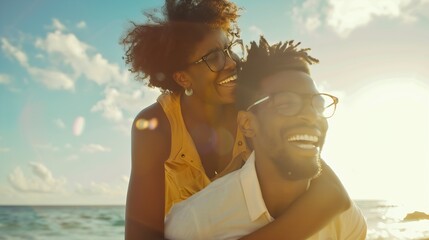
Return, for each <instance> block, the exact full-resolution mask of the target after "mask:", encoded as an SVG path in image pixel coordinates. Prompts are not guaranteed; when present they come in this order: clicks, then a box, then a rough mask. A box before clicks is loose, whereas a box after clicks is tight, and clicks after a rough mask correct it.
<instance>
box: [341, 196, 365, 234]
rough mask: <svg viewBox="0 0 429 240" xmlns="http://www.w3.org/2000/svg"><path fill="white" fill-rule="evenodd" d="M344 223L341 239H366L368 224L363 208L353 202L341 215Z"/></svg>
mask: <svg viewBox="0 0 429 240" xmlns="http://www.w3.org/2000/svg"><path fill="white" fill-rule="evenodd" d="M341 218H342V219H341V220H342V221H341V222H342V224H343V227H342V230H343V231H342V234H341V236H342V237H341V239H345V240H364V239H366V232H367V226H366V221H365V218H364V216H363V214H362V212H361V210H360V209H359V208H358V207H357V206H356V204H355V203H352V206H350V208H349V209H348V210H347V211H346V212H344V213H343V216H341Z"/></svg>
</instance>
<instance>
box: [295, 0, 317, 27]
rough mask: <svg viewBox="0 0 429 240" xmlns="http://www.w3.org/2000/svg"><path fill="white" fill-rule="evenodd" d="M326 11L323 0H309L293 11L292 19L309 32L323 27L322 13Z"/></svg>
mask: <svg viewBox="0 0 429 240" xmlns="http://www.w3.org/2000/svg"><path fill="white" fill-rule="evenodd" d="M323 11H325V9H324V6H323V2H322V1H321V0H307V1H305V2H303V3H302V5H301V6H296V7H294V8H293V9H292V18H293V20H294V21H295V22H297V23H298V24H299V25H301V26H304V27H305V29H306V30H307V31H309V32H312V31H314V30H316V29H318V28H319V27H320V26H321V25H322V21H321V12H323Z"/></svg>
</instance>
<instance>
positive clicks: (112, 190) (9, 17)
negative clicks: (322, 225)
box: [0, 0, 429, 209]
mask: <svg viewBox="0 0 429 240" xmlns="http://www.w3.org/2000/svg"><path fill="white" fill-rule="evenodd" d="M235 2H236V3H237V5H239V6H241V7H242V8H243V10H242V11H241V17H240V20H239V25H240V28H241V36H242V38H243V40H244V42H245V43H249V42H250V41H252V40H257V39H258V38H259V35H261V34H263V35H264V36H265V37H266V38H267V39H268V41H269V42H271V43H274V42H278V41H286V40H292V39H293V40H295V41H300V42H302V45H301V46H302V47H309V48H312V51H311V55H312V56H313V57H316V58H318V59H319V60H320V64H318V65H314V66H312V67H311V71H312V76H313V79H314V80H315V81H316V82H317V84H318V86H319V90H320V91H321V92H328V93H331V94H334V95H336V96H338V97H339V98H340V103H339V105H338V108H337V112H336V115H335V116H334V117H333V118H331V119H330V120H329V124H330V129H329V131H328V137H327V141H326V143H325V147H324V150H323V152H322V156H323V158H324V159H325V161H326V162H327V163H328V164H329V165H330V166H331V167H332V168H333V169H334V171H335V172H336V173H337V175H338V176H339V177H340V179H341V181H342V182H343V184H344V185H345V187H346V189H347V190H348V192H349V194H350V196H351V197H352V198H353V199H384V200H387V201H392V202H395V203H407V204H411V205H413V206H414V207H416V206H417V205H418V206H419V209H423V208H425V209H429V206H428V203H429V60H428V58H429V48H428V46H427V43H428V39H429V0H378V1H372V0H302V1H298V0H295V1H282V0H273V1H269V2H268V1H248V0H247V1H245V0H236V1H235ZM162 3H163V1H161V0H145V1H126V3H123V2H119V1H101V0H92V1H84V0H75V1H53V0H25V1H24V0H14V1H12V0H10V1H6V0H1V1H0V46H1V50H0V196H1V197H0V205H3V204H7V205H11V204H28V205H39V204H44V205H52V204H56V205H63V204H66V205H68V204H72V205H80V204H125V199H126V191H127V185H128V180H129V174H130V165H131V164H130V163H131V157H130V129H131V124H132V120H133V118H134V116H135V115H136V114H137V113H138V112H139V111H140V110H141V109H143V108H145V107H146V106H148V105H150V104H151V103H153V102H154V101H155V99H156V97H157V96H158V95H159V92H158V91H157V90H154V89H149V88H148V87H146V86H145V85H144V84H142V83H141V82H137V81H135V79H134V76H133V75H132V74H131V73H130V72H129V71H128V67H127V66H126V65H125V63H124V61H123V59H122V57H123V55H124V49H123V47H122V46H121V45H120V44H119V39H120V37H121V36H122V35H123V34H124V32H125V30H126V29H127V28H128V27H129V26H130V21H135V22H139V23H143V22H145V18H144V16H143V14H142V12H143V11H145V10H150V9H153V8H158V7H160V6H161V5H162Z"/></svg>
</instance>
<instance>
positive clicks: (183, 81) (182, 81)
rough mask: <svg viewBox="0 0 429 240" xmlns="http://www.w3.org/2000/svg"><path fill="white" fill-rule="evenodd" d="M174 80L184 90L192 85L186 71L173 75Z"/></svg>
mask: <svg viewBox="0 0 429 240" xmlns="http://www.w3.org/2000/svg"><path fill="white" fill-rule="evenodd" d="M173 79H174V81H175V82H176V83H177V84H179V85H180V86H181V87H183V88H184V89H187V88H190V87H191V85H192V84H191V81H190V79H189V76H188V75H187V74H186V73H185V72H184V71H178V72H175V73H173Z"/></svg>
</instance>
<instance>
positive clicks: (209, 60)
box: [190, 39, 244, 72]
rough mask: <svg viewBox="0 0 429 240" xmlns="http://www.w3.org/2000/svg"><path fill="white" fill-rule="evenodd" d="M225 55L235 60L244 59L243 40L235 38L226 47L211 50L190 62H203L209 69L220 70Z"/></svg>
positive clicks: (224, 60) (223, 63)
mask: <svg viewBox="0 0 429 240" xmlns="http://www.w3.org/2000/svg"><path fill="white" fill-rule="evenodd" d="M226 56H228V57H229V58H231V59H232V60H234V61H235V62H241V61H242V60H243V59H244V46H243V41H242V40H241V39H239V40H236V41H234V42H232V43H231V44H230V45H228V47H226V48H224V49H217V50H215V51H212V52H210V53H208V54H206V55H204V56H203V57H202V58H200V59H199V60H197V61H195V62H193V63H190V64H199V63H201V62H205V63H206V65H207V67H208V68H209V69H210V71H212V72H220V71H222V70H223V69H224V68H225V63H226Z"/></svg>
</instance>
